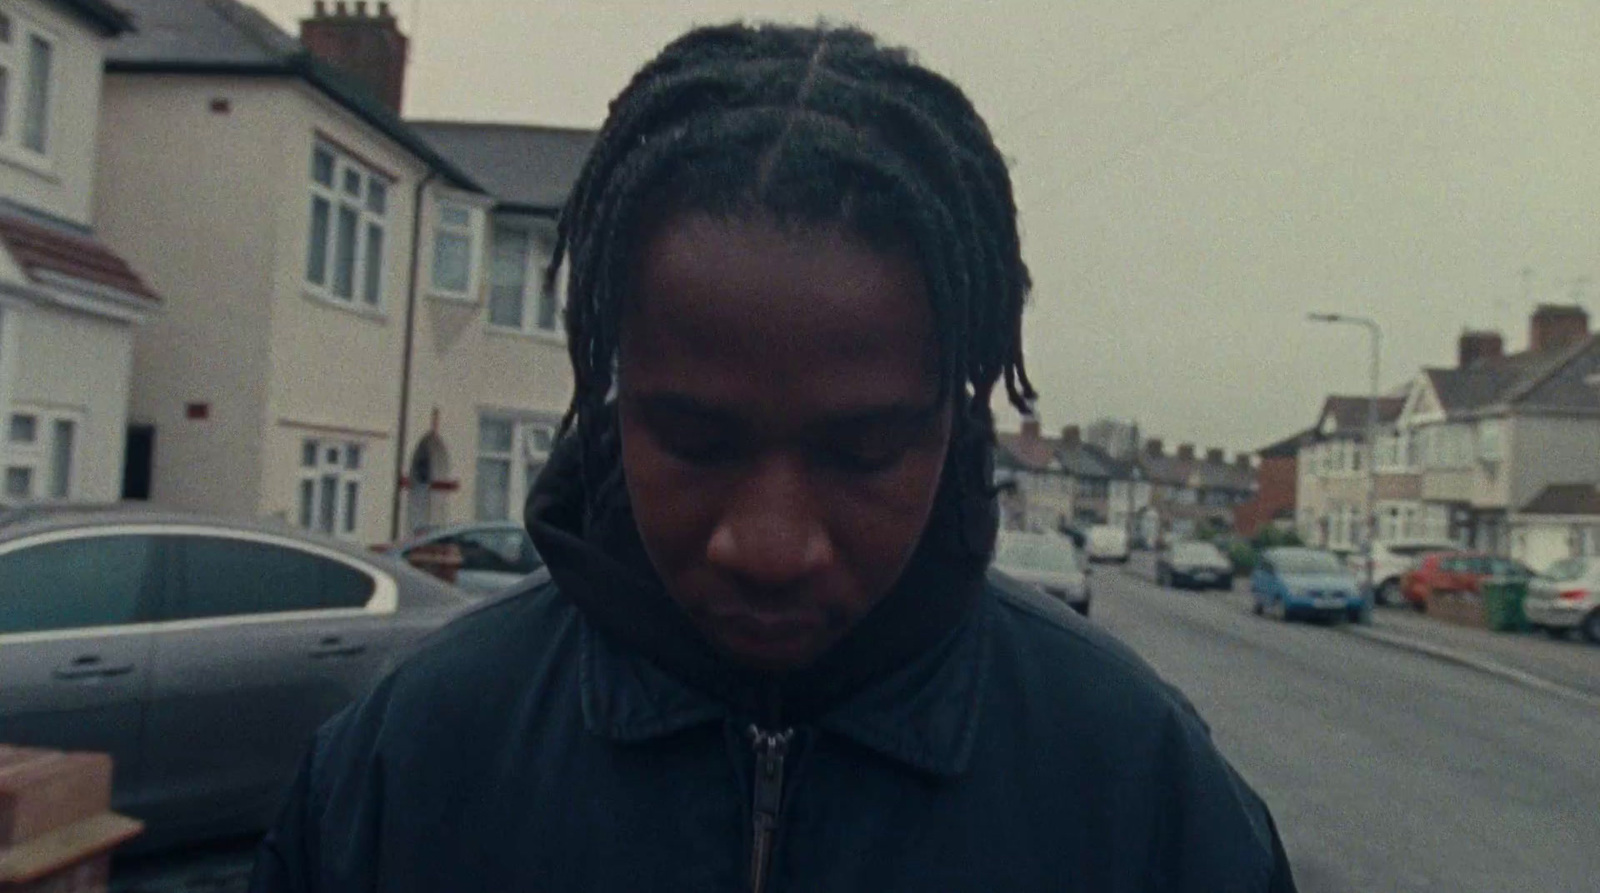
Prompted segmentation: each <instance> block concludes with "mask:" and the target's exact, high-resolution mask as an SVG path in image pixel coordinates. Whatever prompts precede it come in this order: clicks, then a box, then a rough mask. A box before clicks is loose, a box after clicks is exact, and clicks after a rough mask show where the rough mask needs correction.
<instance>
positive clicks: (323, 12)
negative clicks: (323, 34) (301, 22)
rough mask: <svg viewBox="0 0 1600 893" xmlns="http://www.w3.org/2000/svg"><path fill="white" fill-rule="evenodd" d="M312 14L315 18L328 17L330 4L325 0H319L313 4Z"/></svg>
mask: <svg viewBox="0 0 1600 893" xmlns="http://www.w3.org/2000/svg"><path fill="white" fill-rule="evenodd" d="M311 15H312V16H313V17H314V18H319V19H321V18H326V17H327V15H328V4H327V3H325V2H323V0H317V2H315V3H313V4H311Z"/></svg>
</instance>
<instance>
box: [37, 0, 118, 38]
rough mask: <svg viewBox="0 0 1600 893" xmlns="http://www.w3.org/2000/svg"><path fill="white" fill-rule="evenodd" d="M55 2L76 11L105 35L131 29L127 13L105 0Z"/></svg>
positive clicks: (63, 0) (110, 35) (112, 34)
mask: <svg viewBox="0 0 1600 893" xmlns="http://www.w3.org/2000/svg"><path fill="white" fill-rule="evenodd" d="M55 2H56V5H57V6H61V7H63V8H65V9H67V10H68V11H70V12H73V13H76V14H77V15H78V17H79V18H81V19H83V20H84V21H86V22H88V23H89V24H91V25H93V26H95V27H96V28H99V29H100V33H102V34H104V35H105V36H107V37H114V36H116V35H118V34H123V33H125V32H128V31H131V30H133V25H132V23H131V22H129V21H128V16H127V14H126V13H124V12H123V11H122V10H120V9H118V8H116V7H115V6H112V5H111V4H110V3H107V2H106V0H55Z"/></svg>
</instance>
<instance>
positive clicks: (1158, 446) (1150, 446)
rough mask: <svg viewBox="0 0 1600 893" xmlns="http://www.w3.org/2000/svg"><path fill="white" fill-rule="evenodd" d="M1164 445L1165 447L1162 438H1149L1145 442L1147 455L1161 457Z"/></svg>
mask: <svg viewBox="0 0 1600 893" xmlns="http://www.w3.org/2000/svg"><path fill="white" fill-rule="evenodd" d="M1163 447H1164V445H1163V444H1162V443H1161V438H1159V437H1152V438H1150V439H1149V440H1147V441H1145V442H1144V451H1145V455H1148V456H1155V457H1156V458H1158V459H1159V458H1161V453H1162V449H1163Z"/></svg>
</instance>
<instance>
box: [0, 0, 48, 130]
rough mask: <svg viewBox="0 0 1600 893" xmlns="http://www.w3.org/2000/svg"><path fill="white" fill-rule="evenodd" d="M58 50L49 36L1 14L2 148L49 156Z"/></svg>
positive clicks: (36, 28)
mask: <svg viewBox="0 0 1600 893" xmlns="http://www.w3.org/2000/svg"><path fill="white" fill-rule="evenodd" d="M55 47H56V44H55V38H54V37H53V36H51V35H50V34H48V33H46V32H45V31H42V30H40V29H39V28H38V27H36V26H35V25H33V24H32V23H30V22H28V21H26V20H24V19H21V18H18V17H17V16H15V15H14V14H13V13H11V12H9V11H6V12H0V146H4V147H5V148H7V149H23V150H26V154H31V155H34V156H46V155H48V154H49V151H50V144H51V140H50V126H51V114H50V111H51V110H50V104H51V102H52V100H53V98H54V90H53V89H52V88H53V84H52V80H53V78H54V77H55V73H56V72H55V68H56V58H55V57H56V49H55Z"/></svg>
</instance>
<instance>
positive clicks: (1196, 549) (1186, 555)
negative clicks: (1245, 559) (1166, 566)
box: [1172, 543, 1227, 564]
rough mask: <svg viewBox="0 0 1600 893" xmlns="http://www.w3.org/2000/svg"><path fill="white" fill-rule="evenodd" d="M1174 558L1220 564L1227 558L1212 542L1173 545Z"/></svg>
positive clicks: (1196, 562)
mask: <svg viewBox="0 0 1600 893" xmlns="http://www.w3.org/2000/svg"><path fill="white" fill-rule="evenodd" d="M1172 560H1173V561H1183V562H1189V563H1191V564H1219V563H1222V562H1225V561H1226V560H1227V559H1225V558H1223V557H1222V553H1221V552H1219V551H1217V547H1216V546H1213V545H1211V544H1210V543H1179V544H1178V545H1176V546H1173V547H1172Z"/></svg>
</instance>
